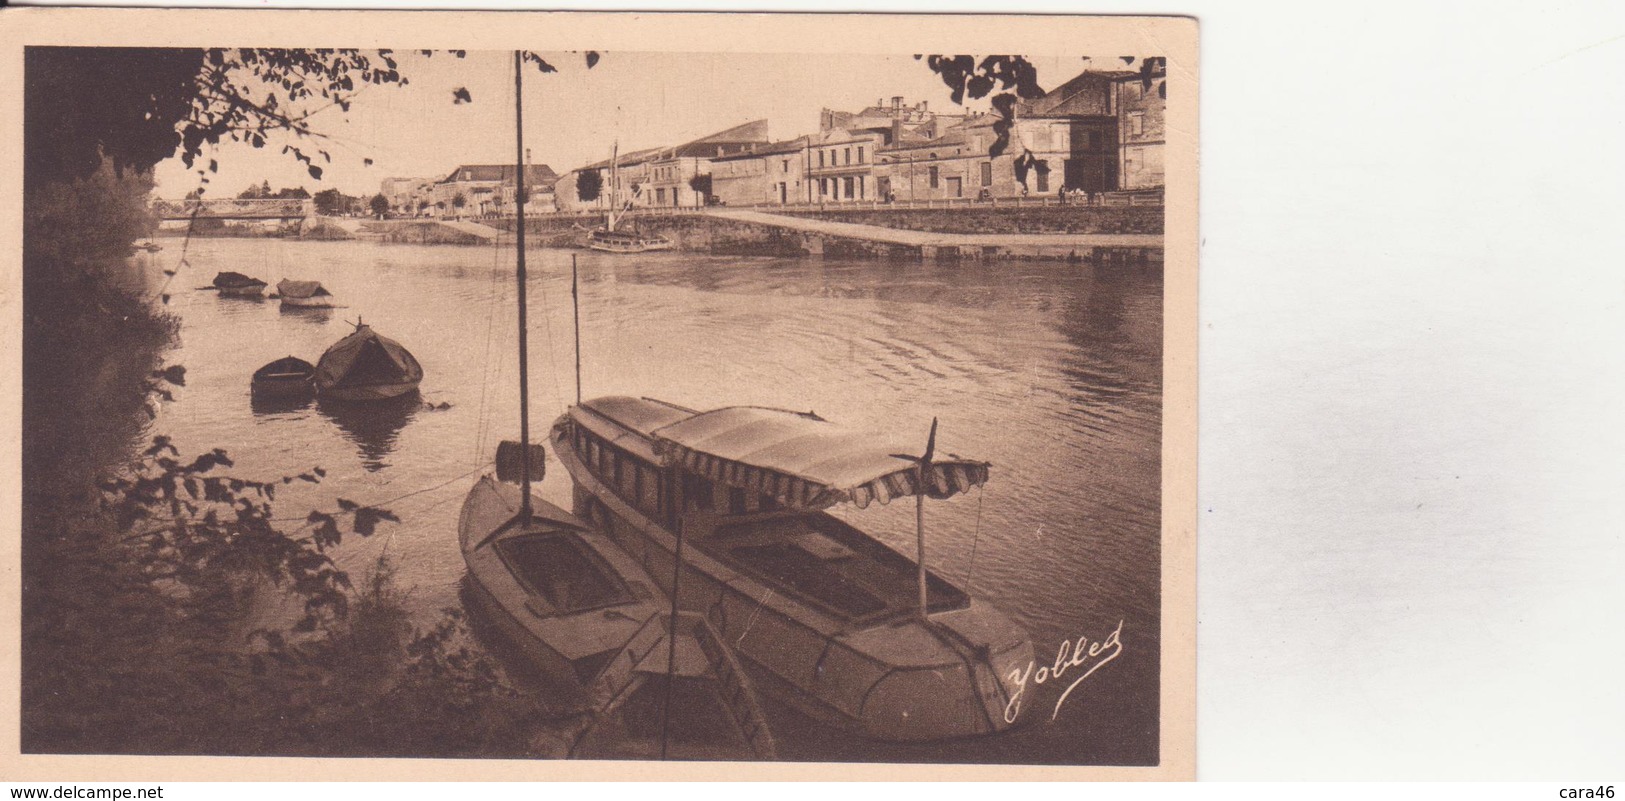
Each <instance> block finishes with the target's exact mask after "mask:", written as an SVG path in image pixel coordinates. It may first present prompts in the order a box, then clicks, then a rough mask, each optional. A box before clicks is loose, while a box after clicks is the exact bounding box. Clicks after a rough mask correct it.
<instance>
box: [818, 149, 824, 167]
mask: <svg viewBox="0 0 1625 801" xmlns="http://www.w3.org/2000/svg"><path fill="white" fill-rule="evenodd" d="M818 166H820V167H822V166H824V151H822V150H820V151H818Z"/></svg>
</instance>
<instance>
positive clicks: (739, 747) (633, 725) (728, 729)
mask: <svg viewBox="0 0 1625 801" xmlns="http://www.w3.org/2000/svg"><path fill="white" fill-rule="evenodd" d="M675 623H676V625H675V626H673V619H672V616H671V614H670V613H668V612H662V613H661V614H659V615H656V616H655V617H653V618H651V619H650V620H649V622H648V623H645V624H644V626H643V627H642V628H641V629H639V630H638V632H637V633H636V634H635V635H633V637H632V639H631V640H630V641H629V642H628V643H627V644H626V647H625V648H623V649H621V652H620V653H619V654H617V655H616V656H615V659H614V661H612V662H611V663H610V665H609V666H608V667H607V668H605V670H604V672H603V674H602V675H601V676H600V677H599V679H598V680H597V681H596V682H594V684H593V687H592V690H591V692H592V695H593V697H594V706H596V707H597V708H598V709H599V711H598V712H597V714H596V715H595V716H594V719H593V721H592V722H591V723H589V724H588V726H587V727H586V729H585V730H583V732H582V733H581V735H580V737H579V738H578V739H577V740H576V743H575V745H574V747H572V748H571V750H570V756H572V757H574V758H577V759H661V758H666V759H702V760H712V761H720V760H763V759H775V758H777V756H778V754H777V751H776V747H775V745H774V742H773V735H772V733H771V732H770V731H769V730H768V727H767V721H766V717H765V716H764V715H763V714H762V710H761V707H760V705H759V704H758V703H757V700H756V693H755V690H754V689H753V687H752V686H751V683H750V679H749V678H748V677H747V676H746V675H745V672H744V670H743V669H742V668H741V667H740V664H739V662H738V660H737V659H735V658H734V655H733V652H732V650H730V649H729V648H728V646H727V645H726V644H725V643H724V641H723V639H722V636H721V635H720V634H718V633H717V631H716V629H714V628H712V626H711V625H710V624H709V623H707V622H706V620H705V618H704V617H703V616H701V615H699V614H697V613H693V612H682V613H679V614H678V616H677V618H676V621H675ZM674 632H675V634H676V637H675V638H673V637H672V636H671V635H672V633H674ZM674 644H675V648H674ZM668 693H670V697H669V699H668V696H667V694H668ZM668 700H669V702H670V703H667V702H668Z"/></svg>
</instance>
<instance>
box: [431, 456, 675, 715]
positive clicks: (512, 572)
mask: <svg viewBox="0 0 1625 801" xmlns="http://www.w3.org/2000/svg"><path fill="white" fill-rule="evenodd" d="M520 497H521V496H520V491H519V488H518V487H515V486H512V485H510V484H505V483H502V482H499V481H497V480H496V479H495V478H493V477H491V476H485V477H483V478H481V479H480V480H479V481H478V482H476V483H475V485H474V487H473V489H471V490H470V491H469V494H468V498H467V499H466V500H465V501H464V502H463V510H462V514H461V516H460V518H459V520H458V539H459V542H460V544H461V547H462V552H463V559H464V561H465V562H466V563H467V564H468V577H469V586H470V589H471V591H472V593H471V594H472V596H473V598H474V599H475V601H476V606H477V607H478V608H479V609H480V611H481V614H482V617H483V618H485V619H487V620H489V621H490V622H491V623H493V624H494V626H495V628H496V629H497V630H498V632H500V633H501V635H502V636H503V637H504V639H506V640H507V641H508V642H509V643H511V644H512V645H513V646H514V647H515V648H516V649H517V650H518V651H519V653H520V654H521V655H523V656H524V658H525V659H526V661H527V662H529V664H530V666H531V667H534V668H536V669H537V670H539V671H540V672H541V673H542V674H543V675H544V676H545V677H546V678H547V680H548V683H549V685H550V686H551V687H553V688H555V689H557V690H558V691H560V694H561V697H569V698H573V699H574V700H575V701H576V702H577V703H578V704H584V703H586V699H587V688H588V687H589V686H591V684H592V682H593V681H594V680H595V679H597V678H598V676H599V675H600V674H601V673H602V671H603V669H604V668H605V667H606V666H607V665H608V664H609V662H610V660H611V659H613V658H614V656H615V654H616V653H618V652H619V651H620V649H621V648H622V647H623V646H625V644H626V642H627V641H628V640H629V639H631V637H632V635H633V634H635V633H636V632H637V630H638V629H639V628H640V627H641V626H642V625H643V624H644V623H646V622H647V621H648V620H649V618H651V617H653V616H654V615H655V613H656V612H657V611H658V610H659V606H658V604H657V596H656V594H655V592H654V583H653V582H652V581H651V580H650V579H649V577H648V575H647V574H645V573H644V572H643V569H642V568H641V567H639V566H638V565H637V563H636V562H633V561H632V560H631V559H630V558H629V557H628V556H627V555H626V554H625V553H624V552H622V551H621V550H620V549H619V548H617V547H616V546H615V545H614V543H612V542H610V541H609V540H608V539H607V538H605V537H604V536H603V535H602V534H599V533H597V532H595V531H593V530H592V529H591V528H590V527H588V526H587V524H586V523H584V522H582V521H581V520H579V519H578V518H575V517H574V516H572V515H570V514H569V513H568V512H565V511H564V510H563V509H560V508H558V507H557V506H554V505H552V504H549V503H547V502H546V501H543V500H541V499H540V498H536V497H534V496H533V497H532V499H531V507H532V510H533V514H532V520H531V522H530V523H528V524H523V523H520V522H518V521H516V520H515V516H516V515H517V514H518V512H519V505H520V504H519V500H520Z"/></svg>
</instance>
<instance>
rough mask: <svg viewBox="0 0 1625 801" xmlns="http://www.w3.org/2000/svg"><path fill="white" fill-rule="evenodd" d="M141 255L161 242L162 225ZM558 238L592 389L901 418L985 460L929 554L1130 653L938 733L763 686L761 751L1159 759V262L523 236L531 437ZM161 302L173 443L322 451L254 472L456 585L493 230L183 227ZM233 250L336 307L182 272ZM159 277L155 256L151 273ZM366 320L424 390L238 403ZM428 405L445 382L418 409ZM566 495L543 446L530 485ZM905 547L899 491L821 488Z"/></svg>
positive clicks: (402, 570) (491, 427) (509, 345)
mask: <svg viewBox="0 0 1625 801" xmlns="http://www.w3.org/2000/svg"><path fill="white" fill-rule="evenodd" d="M163 242H164V244H165V248H166V249H165V250H163V251H161V252H159V253H155V254H142V255H138V256H137V257H135V259H136V261H137V262H138V263H142V264H145V265H146V266H147V267H148V268H149V273H150V274H153V275H157V274H158V271H159V270H160V269H162V268H170V269H173V268H174V267H175V266H176V263H177V260H178V258H179V249H180V245H181V242H180V240H179V239H175V238H170V239H165V240H163ZM572 256H576V257H578V258H579V268H580V285H581V297H580V303H581V361H582V385H583V392H584V395H585V397H589V398H590V397H594V396H598V395H609V394H628V395H650V396H654V397H659V398H662V399H665V400H670V401H673V402H676V403H680V404H682V405H685V406H688V407H691V408H701V409H705V408H712V407H716V406H723V405H734V404H757V405H766V406H776V407H781V408H790V409H797V410H814V411H816V412H817V413H818V414H819V415H821V416H823V417H825V418H827V419H829V420H832V421H835V422H837V423H840V424H843V425H846V426H850V427H855V428H859V429H871V430H878V431H886V432H890V433H893V434H895V435H897V436H902V437H912V438H914V439H918V440H919V441H920V443H921V446H922V447H923V445H924V441H925V437H926V433H927V431H928V430H929V428H930V425H931V418H932V417H933V416H935V417H938V418H940V420H941V431H940V434H939V443H938V447H939V451H946V452H951V453H957V454H961V455H964V456H967V457H972V458H978V459H985V460H988V461H990V462H992V463H993V470H992V478H991V480H990V481H989V482H988V484H987V485H986V486H985V487H984V488H983V489H982V490H980V491H972V492H970V493H968V494H966V495H962V496H959V497H956V498H953V499H950V500H947V501H942V502H933V503H930V504H928V506H927V529H928V532H929V558H928V562H929V564H930V565H931V567H932V568H933V569H935V570H936V571H938V572H940V573H942V574H943V575H944V576H945V577H947V578H949V579H951V580H954V581H956V582H959V583H960V584H961V585H963V586H966V587H968V589H970V590H971V591H972V592H973V593H974V594H976V595H978V596H979V597H982V598H984V599H986V600H988V601H990V602H991V603H992V604H993V605H995V606H997V607H999V608H1000V609H1002V610H1004V611H1005V612H1006V613H1008V614H1009V615H1010V616H1011V617H1012V618H1014V620H1015V621H1016V622H1017V623H1019V624H1020V625H1021V626H1023V627H1024V628H1025V629H1026V630H1027V631H1028V632H1029V634H1031V635H1032V639H1033V642H1034V645H1035V648H1036V650H1037V653H1038V655H1039V664H1041V665H1042V664H1045V663H1046V662H1048V661H1050V660H1051V659H1053V657H1054V654H1055V653H1056V649H1057V648H1058V647H1059V646H1060V644H1061V643H1062V641H1063V640H1068V639H1070V640H1076V639H1077V638H1078V637H1079V636H1085V637H1087V638H1088V639H1089V640H1090V641H1095V640H1097V639H1100V638H1103V637H1105V636H1106V635H1107V634H1109V633H1110V632H1111V631H1112V630H1113V629H1114V628H1115V627H1116V626H1117V625H1118V623H1119V621H1121V622H1122V642H1123V653H1122V656H1121V657H1120V658H1118V659H1117V660H1115V661H1113V662H1111V663H1109V664H1107V665H1105V666H1104V667H1102V668H1101V669H1100V670H1099V672H1097V673H1096V674H1095V675H1093V676H1091V677H1090V678H1088V679H1087V680H1086V681H1085V682H1084V683H1083V684H1081V685H1079V686H1078V688H1077V689H1076V690H1074V691H1073V693H1072V694H1071V696H1070V697H1069V699H1068V700H1067V701H1066V703H1065V705H1064V706H1063V707H1062V708H1061V710H1060V712H1059V715H1058V716H1057V717H1056V718H1055V720H1054V721H1051V719H1050V717H1051V710H1052V707H1053V706H1054V704H1055V702H1056V699H1057V698H1058V696H1059V695H1060V693H1061V691H1062V690H1064V689H1065V686H1066V684H1067V683H1070V680H1071V678H1072V677H1071V676H1068V680H1067V682H1065V683H1062V682H1051V683H1049V684H1046V685H1042V686H1034V687H1029V692H1028V699H1027V703H1029V704H1031V705H1032V708H1030V709H1028V710H1026V711H1025V712H1024V713H1023V715H1024V716H1025V717H1027V719H1028V720H1029V721H1031V722H1030V723H1029V724H1028V725H1026V726H1024V727H1022V728H1018V729H1016V730H1014V731H1012V732H1008V733H1005V734H1002V735H998V736H994V737H986V738H978V739H972V740H964V741H957V742H949V743H934V744H909V745H898V744H875V743H866V742H863V741H860V740H857V739H855V738H852V737H847V736H843V735H838V734H835V733H832V732H829V731H827V730H823V729H821V728H819V727H817V726H813V725H812V724H810V723H809V722H807V721H804V720H802V719H800V718H799V717H797V716H796V715H795V714H794V713H791V712H789V711H788V710H780V709H776V708H775V710H774V711H773V712H772V715H773V717H774V723H773V725H774V729H775V735H776V736H777V738H778V740H779V750H780V754H781V756H784V757H786V758H789V759H801V760H875V759H881V760H903V761H917V760H930V761H947V762H995V763H1028V762H1039V763H1060V764H1121V765H1136V764H1142V765H1143V764H1154V763H1155V762H1156V760H1157V749H1156V737H1157V719H1158V709H1157V688H1158V678H1157V671H1158V666H1159V637H1158V628H1159V625H1160V618H1159V584H1160V580H1161V576H1160V571H1159V539H1158V538H1159V502H1160V501H1159V493H1160V481H1159V477H1160V465H1161V459H1160V433H1161V385H1162V384H1161V372H1162V371H1161V363H1162V362H1161V358H1162V279H1161V274H1160V271H1159V270H1158V268H1157V267H1156V266H1152V267H1149V268H1147V267H1144V266H1122V265H1114V266H1101V267H1092V266H1089V265H1068V264H1060V263H1037V262H1034V263H1025V262H965V263H959V264H954V263H942V264H919V263H912V262H911V263H893V262H876V261H862V262H856V261H854V262H848V261H837V260H822V259H780V258H755V259H753V258H737V257H728V258H723V257H711V256H704V255H695V254H687V253H663V254H639V255H610V254H602V253H593V252H586V251H582V252H579V253H577V252H575V251H566V250H536V251H532V255H531V259H530V261H531V266H532V272H531V279H530V295H529V298H530V304H531V305H530V308H531V330H530V346H531V354H532V359H531V373H530V375H531V402H532V431H533V432H536V433H534V434H533V435H534V436H540V435H541V433H543V432H545V431H546V430H547V428H548V426H549V425H550V424H551V422H552V420H553V419H554V418H555V417H556V416H557V415H558V414H559V413H561V412H562V411H563V410H564V408H565V407H566V405H567V404H568V403H570V402H572V401H573V400H574V392H575V388H574V382H575V376H574V368H573V335H572V320H571V302H570V261H571V258H572ZM187 262H188V263H187V265H186V266H184V267H183V268H182V269H181V271H180V274H179V275H178V276H177V277H176V278H175V280H174V282H173V284H172V286H171V293H172V299H171V302H170V307H171V309H172V310H173V312H174V313H175V314H176V315H177V316H178V317H179V318H180V320H181V333H180V342H179V344H178V345H177V346H176V348H175V351H174V352H173V353H171V354H169V356H168V361H169V363H172V364H182V365H185V366H186V368H187V374H186V386H185V387H184V388H183V389H182V390H180V391H179V393H178V395H177V400H176V402H174V403H170V404H166V405H165V408H164V409H163V410H162V411H161V413H160V414H159V416H158V418H157V419H156V420H154V421H153V423H152V430H153V431H154V432H162V433H165V434H168V435H169V436H171V437H172V438H173V439H174V441H175V443H176V445H177V446H178V447H179V448H180V449H181V451H182V453H183V454H185V453H189V452H202V451H205V450H207V449H209V448H214V447H220V448H224V449H225V450H227V451H228V452H229V453H230V454H231V456H232V457H233V458H234V459H235V460H236V463H237V466H236V468H235V470H234V472H235V473H237V474H239V475H243V476H250V477H257V478H263V477H270V476H281V475H285V474H297V473H301V472H305V471H307V470H309V469H310V468H312V467H315V466H320V467H322V468H323V469H324V470H325V471H326V478H325V479H324V480H323V481H322V483H320V484H319V485H310V484H305V483H304V482H295V484H293V485H291V486H289V487H288V488H287V489H286V491H285V492H282V493H279V494H278V496H277V511H278V515H279V517H287V518H302V517H303V516H304V514H305V513H306V512H307V511H309V510H310V509H312V508H317V507H321V508H332V505H333V503H334V501H335V499H336V498H339V497H343V498H347V499H352V500H355V501H358V502H361V503H364V504H378V505H382V506H385V507H387V508H389V509H391V510H393V511H394V512H395V513H396V514H397V515H398V516H399V517H400V518H401V522H400V523H399V524H398V525H386V526H384V527H383V528H382V529H381V530H380V533H379V534H378V535H377V536H375V537H373V538H371V539H366V540H360V539H356V540H347V541H346V543H345V544H344V545H343V546H342V547H341V550H340V552H339V554H338V555H337V557H336V558H337V560H338V561H339V563H340V565H341V566H342V567H344V568H346V569H348V570H350V571H351V572H352V573H353V574H356V575H357V576H360V575H364V574H365V573H366V572H367V571H368V570H369V569H370V567H371V565H372V564H374V562H375V561H376V560H377V558H378V557H379V556H380V555H387V556H388V557H389V558H390V559H391V560H392V561H393V562H394V563H395V564H396V565H397V566H398V576H397V578H398V581H399V582H400V583H401V584H402V585H403V586H405V587H407V588H408V589H409V595H408V603H409V604H410V606H411V608H412V610H413V611H414V613H415V614H417V615H419V616H420V617H421V619H422V620H423V621H425V622H427V621H429V620H431V619H433V617H434V616H436V615H437V614H438V612H439V610H440V609H442V608H444V607H448V606H457V605H459V604H460V603H461V602H460V600H459V593H458V586H459V582H460V581H461V579H462V577H463V573H464V566H463V561H462V558H461V555H460V553H459V551H458V547H457V542H456V524H457V512H458V508H459V504H460V503H461V501H462V498H463V496H464V494H465V493H466V492H467V490H468V488H469V487H470V486H471V484H472V483H473V481H474V480H475V478H477V476H478V475H479V472H480V471H481V468H482V466H483V465H485V464H486V463H488V462H490V460H491V459H492V457H493V454H494V451H495V448H496V445H497V443H498V442H499V441H500V440H501V439H504V438H517V433H518V405H519V403H518V381H517V369H518V363H517V352H516V325H515V320H516V314H515V308H516V306H515V295H516V293H515V289H516V288H515V281H514V273H513V251H512V250H511V248H508V247H505V246H504V247H456V246H414V245H388V244H378V243H372V242H364V241H346V242H312V241H299V240H282V239H223V238H222V239H198V240H193V241H192V243H191V245H190V250H189V253H188V256H187ZM220 270H236V271H239V272H244V273H248V274H250V275H253V276H256V277H259V278H262V279H264V280H267V281H269V282H271V284H272V285H273V287H274V285H275V283H276V281H277V280H279V279H281V278H296V279H319V280H321V281H322V282H323V283H324V284H325V285H326V286H327V287H328V288H329V289H330V290H332V291H333V293H334V294H335V295H336V296H337V298H338V300H339V301H340V302H341V303H343V304H345V308H341V309H334V310H330V311H323V310H316V311H312V310H306V311H301V312H291V311H289V312H284V311H281V310H280V309H279V305H278V303H277V302H276V301H263V302H261V301H250V300H233V299H226V298H220V297H217V296H216V295H215V293H214V292H212V291H204V290H197V289H191V287H195V286H201V285H205V284H207V283H208V282H209V280H210V279H211V278H212V277H213V275H214V274H215V272H217V271H220ZM160 277H161V276H160ZM358 317H359V318H361V319H364V320H365V322H366V323H367V324H368V325H371V326H373V327H374V329H376V330H377V331H378V332H379V333H382V334H384V335H385V336H388V337H391V338H393V339H396V340H397V341H399V342H401V343H402V344H403V345H405V346H406V347H407V348H409V349H410V350H411V351H412V352H413V353H414V354H415V355H416V356H417V358H418V360H419V361H420V362H421V363H422V365H423V368H424V372H425V378H424V380H423V384H422V393H421V394H422V397H421V399H420V400H418V401H414V402H409V404H408V405H405V406H400V405H397V406H396V407H392V408H390V409H388V410H387V411H385V412H382V413H369V414H367V415H365V416H362V417H358V416H356V415H355V414H354V413H353V412H347V411H346V410H335V409H331V408H328V407H326V406H324V405H322V404H310V405H307V406H302V407H298V408H292V409H289V408H278V409H267V408H261V407H256V406H255V405H254V404H252V403H251V402H250V399H249V391H248V389H249V376H250V374H251V373H252V372H253V371H254V369H255V368H257V367H258V366H260V365H262V364H264V363H266V362H269V361H271V360H273V359H277V358H280V357H283V356H288V355H294V356H299V357H300V358H303V359H306V360H308V361H311V362H314V361H316V359H317V358H318V357H319V356H320V355H321V353H322V351H323V350H324V349H325V348H326V347H327V346H329V345H331V344H332V343H333V342H335V341H337V340H338V339H339V338H340V337H342V336H344V335H345V334H347V333H349V332H350V331H351V330H352V329H351V327H350V324H349V321H353V320H355V319H357V318H358ZM430 407H443V408H430ZM540 492H541V494H542V495H543V496H544V497H545V498H547V499H548V500H551V501H553V502H554V503H557V504H560V505H561V506H564V507H566V508H568V507H569V500H570V486H569V477H568V475H567V474H566V473H565V471H564V470H563V469H562V468H560V467H559V466H558V465H557V463H556V462H553V463H551V464H550V466H549V470H548V472H547V476H546V478H545V480H544V481H543V482H542V483H541V489H540ZM837 513H838V514H841V515H843V516H847V517H849V518H850V519H853V520H855V521H860V522H861V525H862V527H863V528H864V529H865V530H868V531H870V532H872V533H874V534H875V535H876V536H878V537H881V538H882V539H884V540H886V541H887V542H888V543H890V544H891V545H893V546H894V547H896V548H898V549H899V550H902V551H904V552H905V553H910V552H912V542H913V536H914V529H913V504H912V503H901V504H892V505H890V506H887V507H879V506H871V507H870V508H869V509H867V510H863V511H857V510H837Z"/></svg>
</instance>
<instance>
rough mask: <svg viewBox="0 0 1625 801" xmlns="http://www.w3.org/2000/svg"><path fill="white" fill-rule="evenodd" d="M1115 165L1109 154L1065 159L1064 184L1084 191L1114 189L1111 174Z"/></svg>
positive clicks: (1113, 176)
mask: <svg viewBox="0 0 1625 801" xmlns="http://www.w3.org/2000/svg"><path fill="white" fill-rule="evenodd" d="M1115 166H1116V165H1115V164H1113V163H1112V159H1111V157H1110V156H1078V157H1076V158H1070V159H1067V160H1066V167H1065V169H1066V186H1067V188H1068V189H1081V190H1083V191H1085V192H1109V191H1111V190H1113V189H1116V188H1117V186H1116V184H1117V180H1116V176H1115V175H1114V174H1113V173H1115V172H1116V170H1114V169H1113V167H1115Z"/></svg>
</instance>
